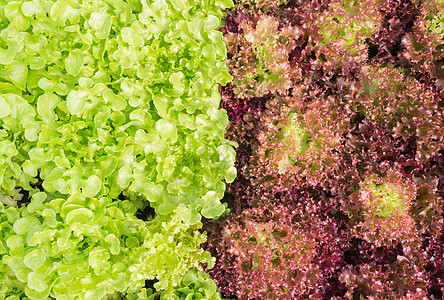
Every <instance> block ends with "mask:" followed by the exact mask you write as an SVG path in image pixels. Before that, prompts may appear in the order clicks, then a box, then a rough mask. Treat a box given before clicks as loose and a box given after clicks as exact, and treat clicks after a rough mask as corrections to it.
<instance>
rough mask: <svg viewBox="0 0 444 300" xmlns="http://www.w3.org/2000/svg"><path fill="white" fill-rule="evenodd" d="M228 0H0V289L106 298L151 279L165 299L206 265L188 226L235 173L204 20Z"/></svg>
mask: <svg viewBox="0 0 444 300" xmlns="http://www.w3.org/2000/svg"><path fill="white" fill-rule="evenodd" d="M232 5H233V3H232V2H231V0H228V1H220V0H211V1H197V0H175V1H165V0H155V1H147V0H141V1H135V0H127V1H124V0H99V1H97V0H57V1H48V0H32V1H7V0H0V28H1V31H0V91H1V94H0V200H1V202H2V203H3V204H0V219H1V223H0V227H1V233H0V272H1V276H0V278H1V279H0V298H2V299H8V300H12V299H49V297H52V298H56V299H58V300H63V299H105V298H104V297H106V296H111V295H115V294H116V293H117V292H121V293H123V294H125V293H138V292H139V291H140V290H141V288H142V287H143V286H144V284H145V280H148V279H156V280H158V282H157V283H156V284H155V285H154V287H155V289H158V290H159V291H161V290H165V293H166V294H165V295H167V296H166V297H167V298H169V299H170V298H171V297H173V296H172V295H173V291H174V290H175V289H177V288H179V284H180V283H181V282H183V281H182V280H185V278H184V279H182V276H184V275H185V274H188V273H187V272H189V270H195V272H200V271H199V270H200V269H201V267H200V263H208V265H209V266H211V265H212V264H213V263H214V260H213V259H212V258H211V257H210V255H209V253H208V252H205V251H203V250H200V249H199V246H200V244H201V243H202V242H204V241H205V240H206V238H205V234H203V233H200V232H199V231H198V229H199V228H200V227H201V223H200V221H201V216H204V217H206V218H218V217H219V216H220V215H222V214H223V213H224V212H225V211H226V210H227V209H226V205H224V204H222V203H221V202H220V199H221V198H222V197H223V194H224V191H225V183H224V182H231V181H233V180H234V178H235V176H236V169H235V168H234V160H235V152H234V150H233V149H232V145H234V144H232V143H230V142H229V141H227V140H225V139H224V133H225V127H226V126H227V124H228V117H227V114H226V112H225V111H224V110H219V109H218V108H219V102H220V100H221V97H220V94H219V91H218V85H219V84H223V85H225V84H226V83H227V82H228V81H230V80H231V79H232V77H231V76H230V75H229V74H228V72H227V69H226V65H225V59H226V48H225V45H224V43H223V42H222V33H221V32H218V31H216V30H215V29H217V28H218V27H219V25H220V19H221V17H222V16H223V14H222V12H221V8H227V7H230V6H232ZM27 202H29V203H27ZM149 207H151V208H153V209H154V210H155V213H156V214H157V216H156V217H155V218H154V219H153V220H142V219H138V218H137V216H136V213H137V212H138V211H140V210H144V209H146V208H149ZM196 276H197V275H196ZM199 276H204V275H199ZM196 280H197V279H196ZM208 280H209V279H205V280H204V282H205V283H204V286H205V287H206V288H205V289H206V292H203V293H204V294H205V293H207V294H206V295H207V296H208V295H210V296H211V297H213V298H215V297H216V298H217V297H218V296H217V295H218V293H216V291H215V287H213V285H214V283H212V281H211V282H209V281H208ZM199 282H200V281H199ZM184 284H185V283H184ZM197 285H198V284H197V283H196V288H197ZM185 286H186V287H187V288H188V289H189V286H190V284H185ZM193 286H194V285H193ZM208 289H209V290H208ZM178 293H179V292H178ZM180 293H182V294H184V292H180ZM188 294H190V293H188ZM210 296H208V297H210ZM175 297H179V296H177V295H176V296H175ZM180 297H182V296H180ZM211 297H210V298H211ZM216 298H215V299H216ZM181 299H182V298H181ZM187 299H188V298H187Z"/></svg>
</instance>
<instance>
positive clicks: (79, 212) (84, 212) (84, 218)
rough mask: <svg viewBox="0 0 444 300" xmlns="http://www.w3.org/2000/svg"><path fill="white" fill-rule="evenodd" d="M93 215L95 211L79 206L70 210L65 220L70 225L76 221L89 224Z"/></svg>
mask: <svg viewBox="0 0 444 300" xmlns="http://www.w3.org/2000/svg"><path fill="white" fill-rule="evenodd" d="M93 215H94V214H93V212H92V211H90V210H89V209H87V208H77V209H74V210H72V211H70V212H69V213H68V214H67V215H66V218H65V220H66V223H68V224H70V225H71V224H74V223H82V224H88V223H89V221H90V220H91V218H92V217H93Z"/></svg>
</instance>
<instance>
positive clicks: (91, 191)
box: [82, 175, 102, 198]
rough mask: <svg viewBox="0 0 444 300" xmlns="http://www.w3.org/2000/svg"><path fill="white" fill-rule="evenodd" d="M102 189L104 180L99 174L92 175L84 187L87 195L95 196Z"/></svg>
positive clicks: (84, 193)
mask: <svg viewBox="0 0 444 300" xmlns="http://www.w3.org/2000/svg"><path fill="white" fill-rule="evenodd" d="M101 189H102V180H100V178H99V177H98V176H97V175H91V176H90V177H89V178H88V180H87V181H86V186H85V188H83V191H82V193H83V195H84V196H85V197H90V198H92V197H94V196H95V195H97V194H98V193H99V191H100V190H101Z"/></svg>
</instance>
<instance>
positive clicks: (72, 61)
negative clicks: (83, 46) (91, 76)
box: [65, 49, 83, 76]
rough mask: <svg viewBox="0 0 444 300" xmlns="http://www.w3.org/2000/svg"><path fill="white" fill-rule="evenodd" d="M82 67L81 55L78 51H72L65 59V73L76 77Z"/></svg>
mask: <svg viewBox="0 0 444 300" xmlns="http://www.w3.org/2000/svg"><path fill="white" fill-rule="evenodd" d="M82 65H83V53H82V51H80V49H74V50H73V51H71V53H69V55H68V57H67V58H65V69H66V72H67V73H68V74H70V75H72V76H77V75H79V73H80V68H81V67H82Z"/></svg>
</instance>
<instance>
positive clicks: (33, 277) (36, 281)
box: [27, 272, 48, 298]
mask: <svg viewBox="0 0 444 300" xmlns="http://www.w3.org/2000/svg"><path fill="white" fill-rule="evenodd" d="M27 285H28V287H29V288H30V289H33V290H35V291H37V292H38V293H43V292H45V290H46V289H47V288H48V285H47V284H46V283H45V281H43V280H42V277H41V274H38V273H37V272H31V273H29V275H28V283H27ZM29 296H30V295H29ZM39 298H40V297H39Z"/></svg>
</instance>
